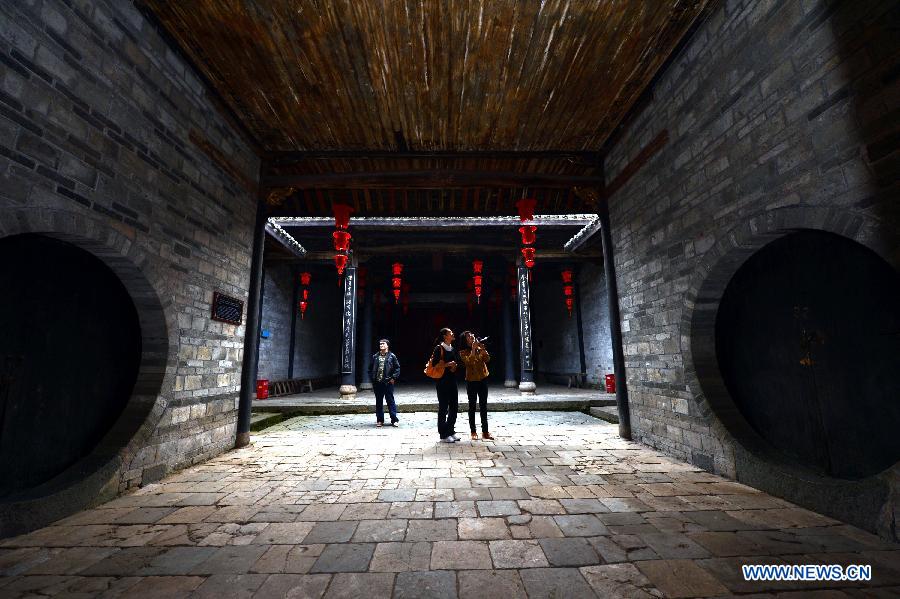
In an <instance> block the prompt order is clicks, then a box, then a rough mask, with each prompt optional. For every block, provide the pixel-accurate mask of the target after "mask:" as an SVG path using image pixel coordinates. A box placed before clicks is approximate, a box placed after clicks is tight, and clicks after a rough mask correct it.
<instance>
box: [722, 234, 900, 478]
mask: <svg viewBox="0 0 900 599" xmlns="http://www.w3.org/2000/svg"><path fill="white" fill-rule="evenodd" d="M715 348H716V349H715V352H716V358H717V360H718V366H719V370H720V372H721V375H722V379H723V381H724V383H725V385H726V387H727V389H728V392H729V394H730V395H731V397H732V399H733V401H734V404H735V406H736V408H737V410H738V411H739V413H740V415H741V416H742V417H743V418H744V419H745V420H746V422H747V424H749V426H750V428H752V429H753V431H755V433H756V434H758V435H759V436H760V437H761V438H762V439H764V440H765V441H766V442H768V443H769V444H770V445H771V446H772V447H774V448H775V449H776V450H778V451H779V452H781V453H782V454H783V455H785V456H787V457H788V458H789V459H790V460H792V461H796V462H799V463H800V464H802V465H804V466H806V467H809V468H812V469H813V470H815V471H817V472H820V473H822V474H825V475H827V476H832V477H837V478H844V479H861V478H864V477H867V476H870V475H873V474H876V473H878V472H880V471H882V470H884V469H886V468H888V467H890V466H891V465H892V464H894V463H895V462H896V461H897V460H898V458H900V435H898V434H897V431H898V430H900V399H898V398H900V377H897V370H898V368H900V276H898V274H897V272H896V271H895V270H894V269H893V268H892V267H891V266H890V265H889V264H888V263H887V262H885V261H884V260H883V259H882V258H880V257H879V256H878V255H877V254H875V253H874V252H873V251H871V250H870V249H868V248H866V247H864V246H862V245H860V244H858V243H856V242H854V241H851V240H849V239H847V238H844V237H841V236H839V235H835V234H832V233H827V232H822V231H812V230H803V231H797V232H794V233H790V234H788V235H786V236H784V237H781V238H779V239H777V240H775V241H772V242H770V243H769V244H767V245H765V246H764V247H762V248H761V249H760V250H758V251H757V252H756V253H754V254H753V255H752V256H750V257H749V259H747V261H746V262H745V263H744V264H743V265H742V266H741V267H740V268H739V269H738V270H737V272H736V273H735V274H734V276H733V278H732V279H731V280H730V282H729V283H728V285H727V287H726V289H725V293H724V295H723V296H722V299H721V303H720V304H719V307H718V312H717V314H716V318H715Z"/></svg>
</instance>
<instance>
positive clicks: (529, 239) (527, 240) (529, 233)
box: [519, 225, 537, 245]
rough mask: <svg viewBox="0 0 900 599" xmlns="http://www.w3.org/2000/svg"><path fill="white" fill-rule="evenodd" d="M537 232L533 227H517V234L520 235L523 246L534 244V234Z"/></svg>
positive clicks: (535, 236)
mask: <svg viewBox="0 0 900 599" xmlns="http://www.w3.org/2000/svg"><path fill="white" fill-rule="evenodd" d="M536 231H537V227H535V226H534V225H525V226H522V227H519V233H520V234H521V235H522V244H523V245H531V244H533V243H534V241H535V239H537V235H536V234H535V232H536Z"/></svg>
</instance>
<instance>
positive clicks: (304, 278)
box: [300, 272, 312, 285]
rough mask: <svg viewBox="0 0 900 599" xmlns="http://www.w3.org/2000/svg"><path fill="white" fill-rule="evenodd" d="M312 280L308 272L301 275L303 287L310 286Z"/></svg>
mask: <svg viewBox="0 0 900 599" xmlns="http://www.w3.org/2000/svg"><path fill="white" fill-rule="evenodd" d="M311 278H312V275H310V274H309V273H308V272H304V273H300V284H301V285H309V281H310V279H311Z"/></svg>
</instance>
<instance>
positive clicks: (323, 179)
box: [261, 170, 603, 189]
mask: <svg viewBox="0 0 900 599" xmlns="http://www.w3.org/2000/svg"><path fill="white" fill-rule="evenodd" d="M602 185H603V177H585V176H579V175H555V174H541V173H510V172H496V171H469V170H420V171H381V172H356V173H314V174H298V175H268V176H264V177H263V179H262V182H261V186H262V187H263V188H265V189H274V188H282V187H294V188H296V189H354V188H355V189H364V188H370V189H390V188H414V189H450V188H456V189H458V188H465V187H547V188H557V189H558V188H569V187H596V186H602Z"/></svg>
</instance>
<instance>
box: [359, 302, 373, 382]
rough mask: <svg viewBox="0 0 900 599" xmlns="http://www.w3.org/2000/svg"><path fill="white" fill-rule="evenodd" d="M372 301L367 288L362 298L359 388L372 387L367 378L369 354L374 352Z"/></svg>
mask: <svg viewBox="0 0 900 599" xmlns="http://www.w3.org/2000/svg"><path fill="white" fill-rule="evenodd" d="M373 303H374V302H373V298H372V290H371V289H367V290H366V294H365V297H364V298H363V319H362V343H361V344H360V347H359V353H360V354H361V358H362V359H361V360H360V361H359V364H360V366H361V368H362V372H361V373H360V380H361V382H360V384H359V388H360V389H371V388H372V380H371V379H370V378H369V356H370V354H374V353H375V350H374V349H372V326H373V323H372V320H373V316H374V314H373V312H374V307H373V306H372V304H373Z"/></svg>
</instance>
